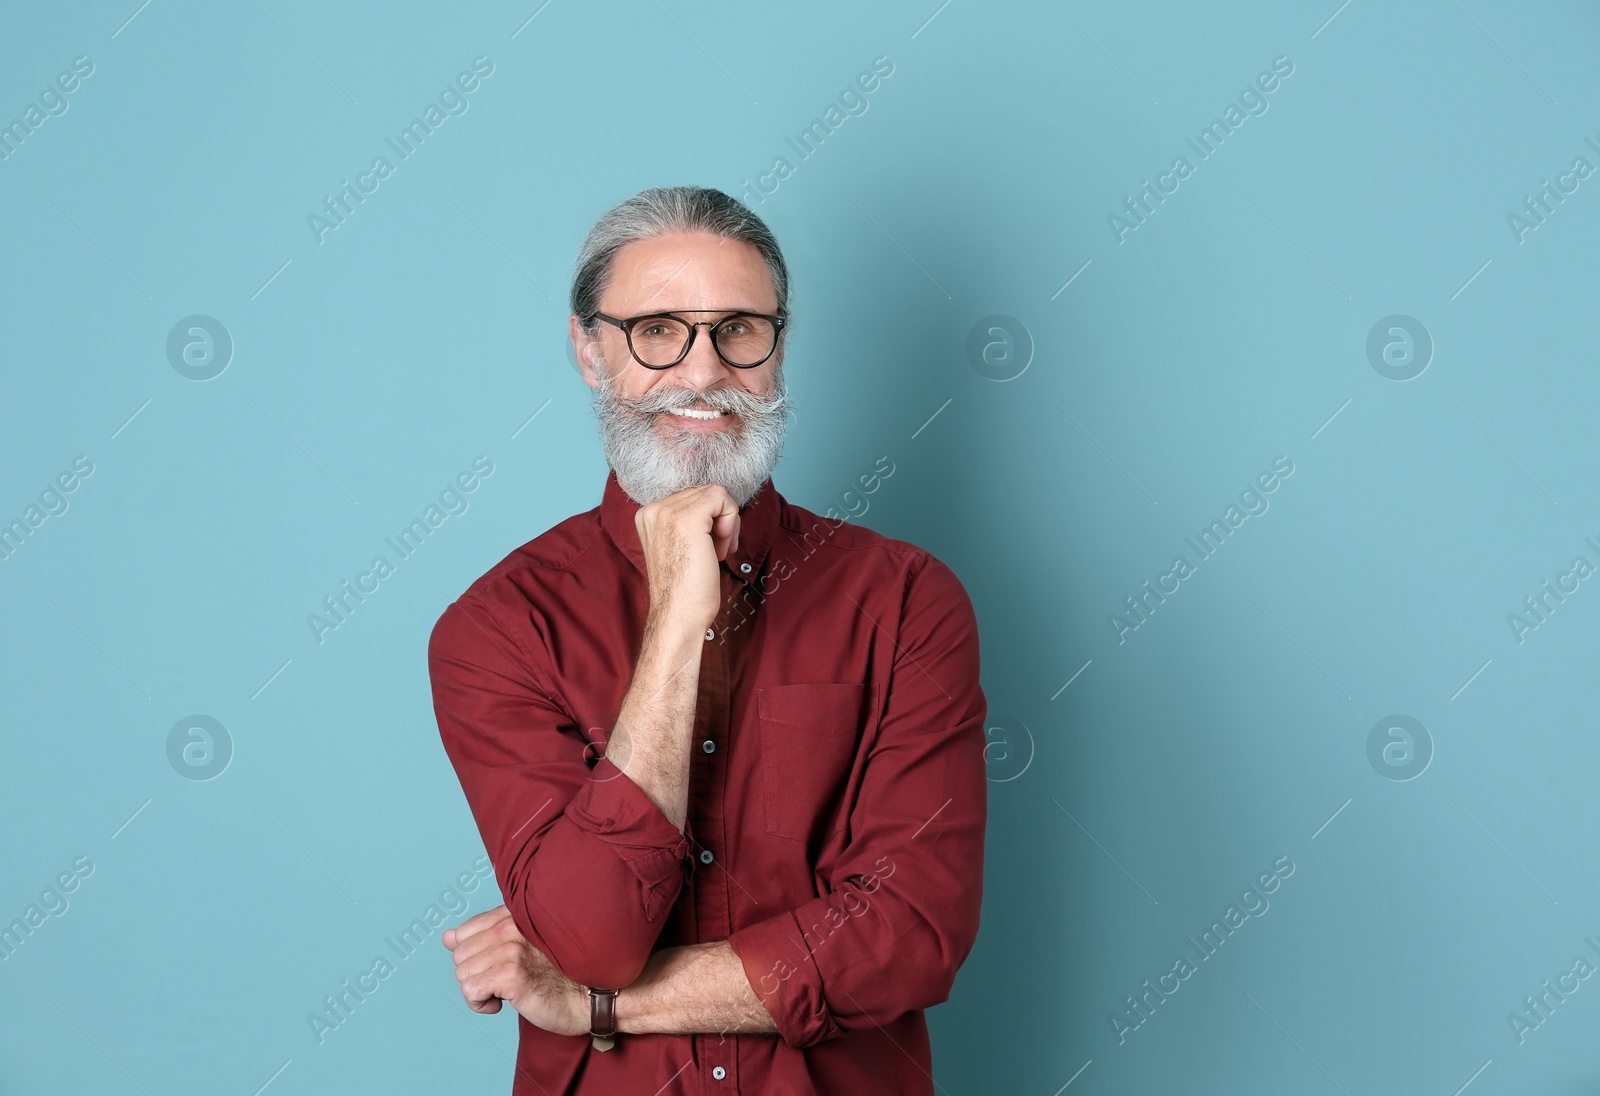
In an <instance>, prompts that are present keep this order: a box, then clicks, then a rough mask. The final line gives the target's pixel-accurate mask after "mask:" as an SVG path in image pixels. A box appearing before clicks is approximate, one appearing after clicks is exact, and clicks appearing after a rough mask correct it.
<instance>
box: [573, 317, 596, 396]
mask: <svg viewBox="0 0 1600 1096" xmlns="http://www.w3.org/2000/svg"><path fill="white" fill-rule="evenodd" d="M567 337H568V338H569V339H571V340H572V354H573V357H575V358H577V359H578V375H579V376H581V377H582V378H583V383H584V384H587V385H588V386H589V387H590V388H598V387H600V376H599V372H598V371H599V369H600V368H602V367H601V366H600V364H599V362H598V360H597V353H598V351H599V349H600V340H599V339H596V338H593V337H592V336H590V335H589V333H588V332H586V331H584V329H583V321H582V320H580V319H579V318H578V314H577V313H576V312H574V313H573V314H572V315H571V316H569V317H567Z"/></svg>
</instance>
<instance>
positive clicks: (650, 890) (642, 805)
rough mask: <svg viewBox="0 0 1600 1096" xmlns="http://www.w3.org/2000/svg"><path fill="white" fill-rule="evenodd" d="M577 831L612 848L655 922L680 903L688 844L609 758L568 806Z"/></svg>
mask: <svg viewBox="0 0 1600 1096" xmlns="http://www.w3.org/2000/svg"><path fill="white" fill-rule="evenodd" d="M565 815H566V818H567V820H568V821H569V822H571V823H572V824H573V825H574V826H576V827H578V828H579V829H580V830H583V831H584V832H585V833H588V834H590V835H592V836H594V837H596V838H598V839H599V840H601V841H604V842H606V843H607V844H608V845H610V846H611V849H612V851H613V852H615V853H616V855H617V858H618V859H619V860H621V861H622V862H623V863H624V864H626V865H627V866H628V867H629V868H630V869H631V870H632V871H633V873H634V875H635V876H637V877H638V879H639V897H640V905H641V906H642V908H643V910H644V915H645V918H646V920H649V921H654V920H656V919H657V918H658V917H659V916H661V915H662V914H663V913H665V912H666V909H667V907H669V906H670V905H671V904H672V903H673V902H674V901H676V899H677V895H678V884H679V883H680V882H681V878H680V873H681V872H682V871H683V870H684V862H685V861H686V860H687V858H688V856H689V839H688V837H687V836H685V835H684V834H683V833H682V832H680V831H679V829H678V827H677V826H674V825H673V824H672V820H671V819H669V818H668V817H667V816H666V815H665V814H664V813H663V812H662V810H661V808H660V807H658V806H656V803H655V800H653V799H651V798H650V797H649V796H648V795H646V794H645V793H644V789H643V788H641V787H639V785H637V784H635V783H634V782H633V780H632V778H630V777H629V776H628V774H627V773H625V772H623V771H622V770H621V769H620V768H618V767H617V766H616V764H615V763H614V762H612V761H611V760H610V759H609V758H605V757H602V758H601V759H600V760H599V761H598V762H597V763H596V764H595V766H594V768H593V769H591V770H590V771H589V779H588V781H587V783H586V784H585V786H584V788H583V789H582V790H581V791H579V792H578V794H577V795H575V796H573V798H572V801H571V802H570V803H569V804H567V808H566V812H565Z"/></svg>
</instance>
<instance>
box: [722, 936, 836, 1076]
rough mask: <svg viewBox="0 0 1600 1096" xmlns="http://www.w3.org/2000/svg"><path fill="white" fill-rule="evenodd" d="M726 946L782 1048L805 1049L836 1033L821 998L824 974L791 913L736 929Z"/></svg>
mask: <svg viewBox="0 0 1600 1096" xmlns="http://www.w3.org/2000/svg"><path fill="white" fill-rule="evenodd" d="M728 946H729V947H730V948H732V949H733V953H734V954H735V955H737V956H738V957H739V962H740V963H742V964H743V965H744V976H745V978H747V979H748V980H749V982H750V987H751V988H752V989H754V990H755V991H756V996H757V997H759V998H760V999H761V1003H762V1004H763V1005H765V1006H766V1009H767V1011H768V1012H769V1013H771V1014H772V1021H773V1023H774V1024H775V1025H776V1026H777V1028H778V1035H779V1036H780V1037H781V1038H782V1039H783V1041H784V1042H785V1043H787V1044H788V1045H789V1046H792V1047H808V1046H812V1045H814V1044H816V1043H820V1042H822V1041H823V1040H825V1039H829V1038H832V1037H833V1036H834V1035H837V1034H839V1032H840V1030H841V1029H840V1027H839V1024H838V1022H837V1021H836V1020H834V1018H833V1015H832V1013H830V1012H829V1011H828V1002H827V1000H826V999H825V998H824V996H823V990H822V972H821V971H820V970H818V969H817V963H816V960H815V959H814V958H813V957H812V955H811V948H810V946H809V945H808V944H807V943H806V939H805V935H804V934H803V933H802V932H801V931H800V922H799V921H797V920H796V919H795V916H794V913H793V912H792V911H785V912H783V913H780V914H778V915H777V916H776V917H769V918H768V919H767V920H765V921H758V922H756V923H755V924H753V925H747V926H746V927H744V928H742V929H737V930H735V931H734V933H733V934H732V935H731V936H729V937H728Z"/></svg>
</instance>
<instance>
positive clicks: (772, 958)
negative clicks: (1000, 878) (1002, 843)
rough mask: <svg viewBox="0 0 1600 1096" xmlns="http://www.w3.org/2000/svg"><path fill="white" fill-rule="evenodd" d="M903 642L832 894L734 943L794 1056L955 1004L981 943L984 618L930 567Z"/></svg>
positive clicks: (915, 588) (947, 573) (759, 925)
mask: <svg viewBox="0 0 1600 1096" xmlns="http://www.w3.org/2000/svg"><path fill="white" fill-rule="evenodd" d="M881 623H884V624H887V623H888V622H886V621H885V622H881ZM895 644H896V645H895V651H896V655H895V662H894V669H893V672H892V676H891V680H890V687H889V691H888V695H887V698H886V701H885V703H884V709H883V711H882V714H881V717H880V720H879V725H878V730H877V736H876V739H875V741H874V743H873V745H872V746H871V748H870V750H869V753H868V757H867V764H866V768H865V772H864V776H863V781H862V785H861V792H860V796H859V798H858V800H857V803H856V806H855V808H854V810H853V811H852V813H851V816H850V833H851V843H850V845H849V847H848V849H847V850H846V853H845V855H844V857H843V858H842V859H841V862H840V864H839V865H838V867H837V868H836V869H835V870H834V871H833V872H831V873H830V878H829V880H828V882H829V885H830V890H829V892H828V893H826V894H823V895H821V896H819V897H817V898H815V899H813V900H811V901H809V902H806V903H805V904H803V905H801V906H799V907H797V908H795V909H792V910H787V911H785V912H783V913H780V914H778V915H776V916H774V917H770V918H767V919H766V920H763V921H759V922H756V923H755V924H751V925H748V926H745V927H743V928H741V929H738V930H736V931H735V932H733V933H732V935H731V936H730V937H729V939H728V943H729V946H730V947H732V949H733V950H734V952H735V953H736V954H737V955H738V956H739V958H740V961H741V963H742V964H743V967H744V972H745V976H746V977H747V978H748V979H749V981H750V985H751V987H752V988H753V989H754V990H755V991H756V994H757V996H759V997H760V998H761V1000H762V1003H763V1004H764V1005H765V1006H766V1008H767V1011H768V1012H770V1013H771V1014H772V1017H773V1020H774V1022H775V1024H776V1025H777V1029H778V1035H779V1036H780V1037H781V1038H782V1039H783V1041H784V1042H785V1043H787V1044H788V1045H790V1046H792V1047H807V1046H812V1045H814V1044H817V1043H820V1042H823V1041H825V1040H828V1039H831V1038H834V1037H836V1036H838V1035H840V1034H842V1033H843V1032H845V1031H848V1030H850V1029H854V1028H868V1027H872V1026H874V1025H880V1024H885V1023H887V1022H889V1021H891V1020H893V1019H895V1018H896V1017H899V1016H901V1015H902V1014H904V1013H906V1012H908V1011H910V1010H912V1009H924V1008H928V1007H930V1006H933V1005H936V1004H939V1003H941V1002H943V1001H945V1000H947V999H948V998H949V996H950V991H951V987H952V986H953V985H954V983H955V977H956V972H957V970H958V968H959V967H960V966H961V964H962V963H963V962H964V961H965V960H966V957H967V955H968V953H969V952H970V951H971V949H972V945H973V942H974V941H975V939H976V937H977V932H978V916H979V906H980V904H981V898H982V887H983V840H984V824H985V817H986V812H987V805H988V803H987V797H988V791H987V783H986V779H985V775H984V742H985V738H984V717H985V715H986V706H985V701H984V697H983V692H982V689H981V688H980V686H979V682H978V668H979V667H978V631H977V621H976V617H975V614H974V613H973V610H972V603H971V601H970V599H969V598H968V596H967V593H966V591H965V589H963V587H962V586H961V583H960V581H959V580H958V579H957V578H956V576H955V574H954V573H953V572H952V571H951V570H950V569H949V568H948V567H947V566H945V565H944V564H943V563H941V562H940V561H939V560H938V559H936V558H934V557H931V556H929V557H927V560H926V562H925V563H924V565H923V566H922V567H921V568H920V569H919V570H917V571H915V572H914V573H913V574H912V576H911V577H910V579H909V580H908V588H907V593H906V599H905V603H904V609H903V612H902V617H901V620H900V624H899V629H898V635H897V637H896V640H895Z"/></svg>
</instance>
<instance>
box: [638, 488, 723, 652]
mask: <svg viewBox="0 0 1600 1096" xmlns="http://www.w3.org/2000/svg"><path fill="white" fill-rule="evenodd" d="M634 527H635V528H636V529H638V531H639V543H640V545H641V546H642V547H643V548H644V558H645V572H646V573H647V575H648V576H649V579H650V612H651V615H652V616H659V617H664V618H665V619H663V620H661V623H667V624H671V625H677V626H681V627H683V628H686V629H688V630H689V631H691V632H694V633H699V632H703V631H705V629H706V627H707V626H708V625H710V623H711V622H712V620H714V619H716V615H717V610H718V608H720V606H721V603H722V586H721V579H720V577H719V576H718V574H717V561H718V560H721V559H726V558H727V556H728V553H729V552H731V551H733V550H734V549H736V548H738V546H739V507H738V506H736V505H735V504H734V501H733V496H732V495H730V494H728V489H727V488H726V487H723V486H722V485H721V484H720V483H711V484H707V485H705V486H703V487H688V488H685V489H684V490H682V491H678V492H676V493H674V494H671V495H668V496H667V497H666V498H664V499H660V500H658V501H656V502H652V503H650V504H649V505H648V506H641V507H640V508H639V512H638V514H636V515H635V516H634Z"/></svg>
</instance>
